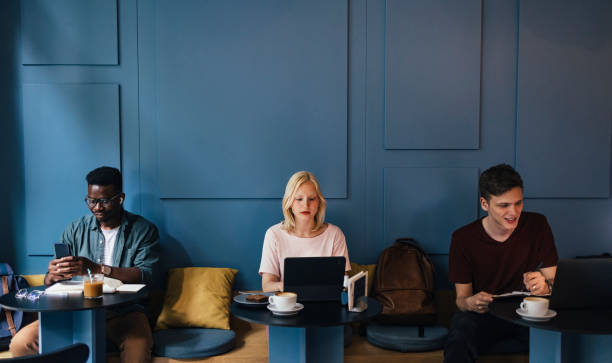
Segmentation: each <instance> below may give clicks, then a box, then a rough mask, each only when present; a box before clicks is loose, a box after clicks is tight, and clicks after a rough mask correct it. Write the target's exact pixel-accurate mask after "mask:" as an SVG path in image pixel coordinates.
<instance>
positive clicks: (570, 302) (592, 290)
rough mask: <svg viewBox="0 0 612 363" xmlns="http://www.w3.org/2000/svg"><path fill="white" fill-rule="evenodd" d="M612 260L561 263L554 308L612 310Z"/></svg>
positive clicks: (601, 259)
mask: <svg viewBox="0 0 612 363" xmlns="http://www.w3.org/2000/svg"><path fill="white" fill-rule="evenodd" d="M611 286H612V258H589V259H568V260H560V261H559V264H558V265H557V273H556V274H555V284H554V286H553V291H552V294H551V296H550V308H551V309H586V308H604V309H610V308H612V288H611Z"/></svg>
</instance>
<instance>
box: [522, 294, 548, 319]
mask: <svg viewBox="0 0 612 363" xmlns="http://www.w3.org/2000/svg"><path fill="white" fill-rule="evenodd" d="M521 309H522V310H523V311H524V312H526V313H527V315H530V316H545V315H546V313H547V312H548V299H545V298H543V297H534V296H529V297H526V298H524V299H523V302H522V303H521Z"/></svg>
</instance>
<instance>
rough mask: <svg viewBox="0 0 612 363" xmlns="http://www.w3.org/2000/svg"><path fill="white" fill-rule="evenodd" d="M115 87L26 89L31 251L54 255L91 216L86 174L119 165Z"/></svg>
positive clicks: (27, 236) (38, 86)
mask: <svg viewBox="0 0 612 363" xmlns="http://www.w3.org/2000/svg"><path fill="white" fill-rule="evenodd" d="M119 111H120V110H119V86H118V85H117V84H35V83H28V84H24V85H23V112H24V113H23V137H24V141H23V145H24V148H25V149H24V164H25V232H26V233H25V240H26V245H27V253H28V254H30V255H45V254H49V253H52V251H53V242H56V241H58V240H59V238H60V236H61V233H62V231H63V230H64V228H65V227H66V226H67V225H68V223H70V222H71V221H73V220H75V219H77V218H79V217H81V216H82V215H85V214H88V213H90V212H89V210H88V209H87V206H86V205H85V202H84V201H83V198H84V197H85V196H86V195H87V183H86V181H85V175H87V173H88V172H89V171H91V170H92V169H93V168H95V167H98V166H101V165H108V166H114V167H120V166H121V156H120V155H121V147H120V134H119V132H120V121H119V120H120V119H119Z"/></svg>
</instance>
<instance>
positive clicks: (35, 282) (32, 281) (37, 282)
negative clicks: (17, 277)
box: [21, 274, 45, 286]
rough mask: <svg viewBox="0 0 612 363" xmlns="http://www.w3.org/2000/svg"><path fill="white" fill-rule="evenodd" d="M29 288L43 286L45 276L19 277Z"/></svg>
mask: <svg viewBox="0 0 612 363" xmlns="http://www.w3.org/2000/svg"><path fill="white" fill-rule="evenodd" d="M21 276H23V278H24V279H25V280H26V281H27V282H28V285H30V286H42V285H44V284H45V274H40V275H21Z"/></svg>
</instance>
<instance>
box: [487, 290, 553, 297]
mask: <svg viewBox="0 0 612 363" xmlns="http://www.w3.org/2000/svg"><path fill="white" fill-rule="evenodd" d="M508 296H532V294H531V293H530V292H529V291H512V292H507V293H505V294H499V295H493V297H508ZM533 296H550V294H544V295H533Z"/></svg>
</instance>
